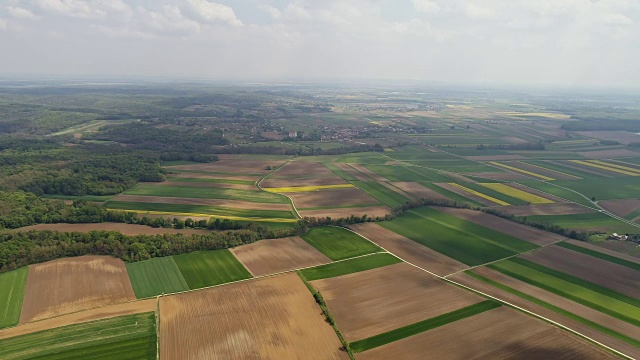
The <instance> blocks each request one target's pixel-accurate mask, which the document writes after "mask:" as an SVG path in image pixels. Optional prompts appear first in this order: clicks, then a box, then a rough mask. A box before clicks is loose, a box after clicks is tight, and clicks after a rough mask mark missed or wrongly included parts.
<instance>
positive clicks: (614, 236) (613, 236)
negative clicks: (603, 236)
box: [609, 233, 628, 241]
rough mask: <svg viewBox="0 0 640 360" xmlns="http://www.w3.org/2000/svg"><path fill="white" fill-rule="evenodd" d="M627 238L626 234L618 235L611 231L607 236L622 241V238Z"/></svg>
mask: <svg viewBox="0 0 640 360" xmlns="http://www.w3.org/2000/svg"><path fill="white" fill-rule="evenodd" d="M627 238H628V236H627V235H618V233H613V234H611V236H609V239H611V240H620V241H624V240H627Z"/></svg>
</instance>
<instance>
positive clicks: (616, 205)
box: [598, 199, 640, 217]
mask: <svg viewBox="0 0 640 360" xmlns="http://www.w3.org/2000/svg"><path fill="white" fill-rule="evenodd" d="M598 205H600V206H602V207H603V208H605V209H607V210H609V211H611V212H612V213H614V214H616V215H618V216H622V217H625V216H627V215H629V214H631V213H632V212H634V211H636V210H638V208H640V199H620V200H603V201H598Z"/></svg>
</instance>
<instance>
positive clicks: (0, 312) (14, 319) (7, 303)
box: [0, 267, 29, 329]
mask: <svg viewBox="0 0 640 360" xmlns="http://www.w3.org/2000/svg"><path fill="white" fill-rule="evenodd" d="M28 272H29V268H27V267H22V268H20V269H17V270H13V271H8V272H5V273H0V329H2V328H5V327H9V326H13V325H17V324H18V321H20V310H21V309H22V301H23V299H24V291H25V286H26V283H27V274H28Z"/></svg>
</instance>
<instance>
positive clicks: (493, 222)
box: [436, 207, 567, 245]
mask: <svg viewBox="0 0 640 360" xmlns="http://www.w3.org/2000/svg"><path fill="white" fill-rule="evenodd" d="M436 210H438V211H442V212H444V213H447V214H450V215H453V216H456V217H459V218H461V219H464V220H467V221H471V222H473V223H476V224H478V225H482V226H484V227H488V228H490V229H493V230H496V231H500V232H502V233H505V234H507V235H511V236H513V237H517V238H518V239H522V240H525V241H528V242H530V243H533V244H536V245H549V244H553V243H555V242H558V241H563V240H567V238H566V237H564V236H562V235H558V234H554V233H550V232H547V231H542V230H538V229H536V228H533V227H530V226H526V225H522V224H518V223H517V222H514V221H510V220H507V219H503V218H501V217H498V216H495V215H491V214H487V213H484V212H482V211H475V210H469V209H456V208H444V207H438V208H436Z"/></svg>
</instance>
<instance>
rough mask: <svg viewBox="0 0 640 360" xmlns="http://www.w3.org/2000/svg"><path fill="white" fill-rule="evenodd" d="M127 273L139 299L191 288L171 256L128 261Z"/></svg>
mask: <svg viewBox="0 0 640 360" xmlns="http://www.w3.org/2000/svg"><path fill="white" fill-rule="evenodd" d="M127 273H128V274H129V279H131V285H132V286H133V292H134V293H135V294H136V297H137V298H138V299H144V298H147V297H152V296H157V295H161V294H170V293H174V292H180V291H186V290H189V285H187V282H186V281H185V279H184V277H183V276H182V273H181V272H180V270H179V269H178V266H177V265H176V263H175V261H174V260H173V258H172V257H171V256H166V257H159V258H153V259H149V260H145V261H138V262H134V263H128V264H127Z"/></svg>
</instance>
